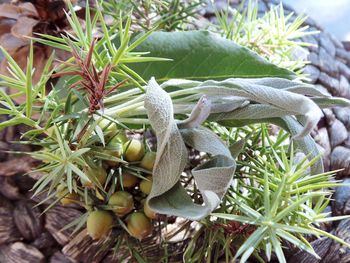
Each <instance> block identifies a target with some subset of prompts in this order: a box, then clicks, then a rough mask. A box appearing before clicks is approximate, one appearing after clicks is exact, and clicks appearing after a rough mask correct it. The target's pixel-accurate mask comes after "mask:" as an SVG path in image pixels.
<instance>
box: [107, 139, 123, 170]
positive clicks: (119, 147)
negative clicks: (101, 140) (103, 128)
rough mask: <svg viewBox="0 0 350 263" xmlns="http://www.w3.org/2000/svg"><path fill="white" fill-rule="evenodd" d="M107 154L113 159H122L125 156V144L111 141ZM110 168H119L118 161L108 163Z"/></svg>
mask: <svg viewBox="0 0 350 263" xmlns="http://www.w3.org/2000/svg"><path fill="white" fill-rule="evenodd" d="M105 153H106V154H108V155H111V156H113V157H117V158H120V157H121V156H122V154H123V144H122V143H121V142H119V141H118V142H115V141H113V140H112V141H111V142H109V143H108V145H107V147H106V150H105ZM106 163H107V164H108V165H109V166H117V165H118V164H119V163H118V162H117V161H106Z"/></svg>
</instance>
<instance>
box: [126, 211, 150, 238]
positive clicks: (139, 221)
mask: <svg viewBox="0 0 350 263" xmlns="http://www.w3.org/2000/svg"><path fill="white" fill-rule="evenodd" d="M127 226H128V230H129V232H130V234H131V236H133V237H135V238H137V239H139V240H141V239H143V238H145V237H147V236H148V235H150V234H151V233H152V223H151V220H149V219H148V218H147V217H146V216H145V214H144V213H142V212H134V213H132V214H131V215H130V216H129V217H128V218H127Z"/></svg>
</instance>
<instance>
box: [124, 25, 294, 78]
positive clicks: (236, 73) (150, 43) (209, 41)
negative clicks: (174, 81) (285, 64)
mask: <svg viewBox="0 0 350 263" xmlns="http://www.w3.org/2000/svg"><path fill="white" fill-rule="evenodd" d="M136 51H143V52H145V51H149V52H150V56H152V57H162V58H169V59H172V61H162V62H157V61H155V62H147V63H136V64H130V67H131V68H132V69H133V70H135V71H136V72H137V73H138V74H140V75H141V76H142V77H143V78H144V79H145V80H148V79H150V78H151V77H152V76H154V77H155V78H156V79H157V80H158V81H159V82H162V81H165V80H168V79H171V78H184V79H198V80H206V79H212V80H221V79H227V78H259V77H281V78H288V79H292V78H293V77H294V74H293V73H292V72H290V71H288V70H286V69H282V68H279V67H277V66H275V65H273V64H271V63H269V62H267V61H266V60H265V59H263V58H261V57H260V56H258V55H257V54H256V53H254V52H251V51H250V50H248V49H246V48H244V47H242V46H239V45H237V44H235V43H234V42H232V41H230V40H227V39H224V38H222V37H219V36H217V35H215V34H213V33H210V32H207V31H187V32H154V33H152V34H151V35H150V36H149V37H148V38H147V40H146V41H144V42H143V43H142V44H141V45H139V46H138V47H137V48H136Z"/></svg>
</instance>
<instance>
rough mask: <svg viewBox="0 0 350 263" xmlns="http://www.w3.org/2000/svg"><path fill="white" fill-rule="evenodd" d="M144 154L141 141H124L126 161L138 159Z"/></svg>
mask: <svg viewBox="0 0 350 263" xmlns="http://www.w3.org/2000/svg"><path fill="white" fill-rule="evenodd" d="M144 155H145V148H144V145H143V143H142V141H140V140H135V139H132V140H130V141H127V142H126V143H124V157H125V159H126V160H127V161H129V162H136V161H140V160H141V159H142V157H143V156H144Z"/></svg>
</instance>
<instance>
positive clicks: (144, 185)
mask: <svg viewBox="0 0 350 263" xmlns="http://www.w3.org/2000/svg"><path fill="white" fill-rule="evenodd" d="M146 178H147V180H145V179H144V180H142V181H141V183H140V190H141V191H142V192H143V193H145V194H146V195H149V193H150V192H151V190H152V184H153V178H152V176H147V177H146Z"/></svg>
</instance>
